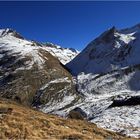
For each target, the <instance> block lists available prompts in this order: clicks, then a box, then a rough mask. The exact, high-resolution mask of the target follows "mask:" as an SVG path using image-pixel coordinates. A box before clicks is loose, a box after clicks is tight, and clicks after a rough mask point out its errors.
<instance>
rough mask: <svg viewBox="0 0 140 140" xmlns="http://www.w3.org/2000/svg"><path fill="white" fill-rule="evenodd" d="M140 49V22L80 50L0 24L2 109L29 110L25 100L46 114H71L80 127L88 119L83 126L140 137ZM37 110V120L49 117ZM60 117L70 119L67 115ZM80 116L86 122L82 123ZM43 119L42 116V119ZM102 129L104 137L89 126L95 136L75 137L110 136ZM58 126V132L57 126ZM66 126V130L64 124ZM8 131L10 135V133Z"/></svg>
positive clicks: (56, 137) (109, 32) (71, 118)
mask: <svg viewBox="0 0 140 140" xmlns="http://www.w3.org/2000/svg"><path fill="white" fill-rule="evenodd" d="M139 54H140V24H137V25H135V26H133V27H130V28H126V29H121V30H119V29H116V28H115V27H112V28H110V29H108V30H107V31H105V32H103V33H102V34H101V35H100V36H99V37H97V38H96V39H94V40H93V41H91V42H90V43H89V44H88V45H87V46H86V48H85V49H84V50H82V51H81V52H79V51H77V50H75V49H73V48H62V47H60V46H58V45H55V44H52V43H39V42H36V41H32V40H27V39H25V38H24V37H23V36H22V35H20V34H19V33H17V32H16V31H14V30H12V29H0V98H1V100H2V101H1V105H0V112H1V114H3V111H2V108H3V107H2V106H7V105H8V108H14V110H16V113H17V114H18V111H19V112H23V110H26V109H25V108H23V107H21V108H18V105H17V104H21V106H23V105H24V106H25V107H26V108H28V109H29V107H30V108H33V109H35V110H39V111H42V112H44V113H46V114H55V115H57V116H59V117H63V118H68V119H67V121H68V122H69V121H70V125H73V123H74V124H75V125H79V129H81V127H80V125H81V124H82V123H84V125H85V126H82V127H88V125H89V126H91V127H90V128H86V129H90V130H91V129H93V127H94V124H96V125H97V126H98V127H102V128H104V129H107V130H109V131H105V130H103V129H101V130H102V131H105V133H106V134H107V133H108V132H110V131H114V132H117V133H116V134H115V133H113V132H110V133H111V135H109V136H111V139H120V138H124V136H126V137H127V138H126V139H128V137H132V139H133V138H134V139H135V138H140V56H139ZM8 101H9V102H10V105H9V102H8ZM13 101H14V102H13ZM15 102H16V103H15ZM12 104H16V105H17V106H15V105H12ZM10 106H11V107H10ZM30 112H33V111H30ZM14 113H15V112H14ZM26 113H27V112H26ZM36 113H37V111H36ZM4 114H5V113H4ZM21 114H22V113H19V117H20V115H21ZM37 114H38V119H39V114H40V117H45V114H42V113H40V112H38V113H37ZM10 115H11V114H8V115H7V116H8V119H11V118H10V117H14V116H10ZM12 115H13V114H12ZM1 116H3V115H1ZM27 116H28V114H27V115H26V116H25V117H26V118H27ZM46 116H47V115H46ZM48 117H49V116H48ZM51 117H52V118H51ZM53 117H54V116H51V115H50V118H49V119H50V120H49V121H52V122H49V123H54V121H56V120H57V119H56V118H55V117H54V118H53ZM59 117H58V118H59ZM1 118H2V117H1ZM59 119H60V121H61V120H62V122H66V120H65V119H62V118H59ZM75 119H80V120H84V121H83V122H82V121H80V122H78V120H77V121H76V120H75ZM15 120H16V119H15ZM35 120H36V119H35ZM85 120H86V121H89V122H90V123H87V122H85ZM6 121H7V122H9V120H6ZM36 121H38V120H36ZM71 121H73V122H71ZM68 122H66V123H68ZM2 123H4V126H5V128H4V127H2V129H3V130H4V129H7V127H9V124H10V123H9V124H5V123H6V122H4V120H2ZM15 123H16V121H15ZM40 123H41V122H40V120H39V121H38V122H37V124H40ZM55 123H56V122H55ZM91 123H93V124H91ZM43 125H44V124H43ZM59 125H60V124H59ZM67 125H69V124H67ZM53 126H54V128H56V127H57V126H56V124H52V125H51V130H52V129H53ZM92 126H93V127H92ZM12 127H13V126H12ZM69 127H70V129H73V128H71V126H69ZM77 129H78V128H77ZM82 129H83V128H82ZM97 129H98V130H97V131H98V132H99V133H100V136H101V137H99V135H98V136H97V137H94V136H93V134H92V133H91V131H90V130H89V131H88V132H89V133H90V134H91V135H90V136H91V137H90V136H89V137H88V136H87V135H83V134H81V133H79V132H75V131H74V133H75V135H76V136H77V133H78V136H77V137H74V138H75V139H90V138H91V139H93V138H95V139H105V138H107V137H106V136H108V134H107V135H106V136H103V135H102V134H103V133H104V132H100V130H99V128H97ZM44 130H45V128H44ZM44 130H43V132H42V135H43V133H44ZM47 130H48V129H46V131H47ZM55 130H56V131H57V132H58V127H57V128H56V129H55ZM18 131H19V130H18ZM20 131H21V130H20ZM27 131H29V130H27ZM62 131H66V130H62V129H61V132H62ZM70 131H71V130H70ZM77 131H80V130H77ZM4 132H7V130H6V131H4ZM66 133H67V132H66ZM74 133H73V134H74ZM118 133H119V134H118ZM8 134H10V135H11V133H10V132H9V133H8ZM33 135H34V136H35V138H36V137H40V138H43V137H42V135H41V132H40V134H33ZM33 135H32V136H33ZM68 135H69V134H68V133H67V136H68ZM79 135H80V136H79ZM113 135H115V136H113ZM121 135H123V136H121ZM8 136H9V135H8ZM8 136H6V135H5V133H3V138H4V137H6V138H10V137H8ZM11 138H14V136H13V137H11ZM17 138H19V137H17ZM26 138H29V137H26ZM30 138H33V137H30ZM44 138H55V139H61V138H65V136H62V135H61V136H60V135H58V136H54V137H50V135H49V136H48V137H46V136H44ZM70 138H71V137H69V139H70ZM66 139H68V137H66Z"/></svg>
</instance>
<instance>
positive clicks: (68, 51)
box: [44, 43, 79, 65]
mask: <svg viewBox="0 0 140 140" xmlns="http://www.w3.org/2000/svg"><path fill="white" fill-rule="evenodd" d="M44 45H45V46H46V50H47V51H48V52H49V53H50V54H52V55H53V56H55V57H56V58H58V59H59V61H60V62H61V63H62V64H63V65H65V64H67V63H68V62H70V61H71V60H72V59H73V58H75V57H76V56H77V55H78V54H79V51H77V50H75V49H73V48H62V47H60V46H58V45H54V44H52V43H46V44H44Z"/></svg>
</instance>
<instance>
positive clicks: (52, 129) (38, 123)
mask: <svg viewBox="0 0 140 140" xmlns="http://www.w3.org/2000/svg"><path fill="white" fill-rule="evenodd" d="M7 108H10V111H8V112H7ZM4 110H5V112H4ZM0 111H1V114H0V139H48V140H58V139H66V140H77V139H78V140H79V139H80V140H81V139H82V140H102V139H105V140H113V139H114V140H117V139H118V140H121V139H125V140H127V139H130V138H125V137H123V136H121V135H119V134H117V133H114V132H111V131H106V130H104V129H101V128H97V126H96V125H95V124H91V123H88V122H86V121H81V120H72V119H64V118H60V117H57V116H55V115H49V114H47V115H46V114H44V113H42V112H39V111H36V110H33V109H31V108H28V107H24V106H22V105H19V104H16V103H15V102H12V101H8V100H5V99H1V100H0ZM2 112H3V113H2Z"/></svg>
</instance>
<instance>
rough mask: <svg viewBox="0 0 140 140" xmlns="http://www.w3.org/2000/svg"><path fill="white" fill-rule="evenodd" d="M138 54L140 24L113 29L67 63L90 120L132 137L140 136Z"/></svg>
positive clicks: (139, 61) (139, 49) (139, 48)
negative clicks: (82, 96) (84, 98)
mask: <svg viewBox="0 0 140 140" xmlns="http://www.w3.org/2000/svg"><path fill="white" fill-rule="evenodd" d="M139 54H140V24H138V25H135V26H133V27H131V28H127V29H121V30H118V29H116V28H114V27H113V28H111V29H109V30H107V31H105V32H104V33H103V34H101V35H100V36H99V37H98V38H96V39H95V40H93V41H91V42H90V43H89V44H88V45H87V47H86V48H85V49H84V50H83V51H82V52H81V53H79V55H77V56H76V57H75V58H74V59H73V60H72V61H71V62H70V63H68V64H67V67H68V69H69V70H70V71H71V72H72V73H73V74H74V75H75V76H76V81H77V85H78V86H77V90H78V91H79V93H81V94H83V95H84V96H85V97H86V100H85V101H84V103H81V105H79V107H80V108H81V109H82V110H83V111H84V112H86V113H87V114H88V116H89V118H90V121H92V122H94V123H96V124H98V125H99V126H102V127H105V128H107V129H111V130H114V131H118V132H121V133H123V134H127V135H130V136H135V137H140V135H139V134H140V122H139V120H140V116H139V110H140V101H139V97H140V86H139V85H140V55H139ZM136 95H137V97H135V96H136ZM118 97H123V98H121V99H118V100H116V98H118ZM128 97H129V99H128ZM136 98H138V102H137V100H135V99H136ZM133 99H134V101H133ZM134 103H135V104H134ZM136 103H137V104H136ZM114 105H115V106H114ZM134 116H135V117H134ZM130 126H131V127H130Z"/></svg>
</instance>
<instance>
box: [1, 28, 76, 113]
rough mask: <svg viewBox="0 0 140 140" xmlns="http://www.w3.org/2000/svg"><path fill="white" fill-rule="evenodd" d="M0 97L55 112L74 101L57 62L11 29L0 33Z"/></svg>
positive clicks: (69, 79)
mask: <svg viewBox="0 0 140 140" xmlns="http://www.w3.org/2000/svg"><path fill="white" fill-rule="evenodd" d="M0 96H1V97H4V98H10V99H13V100H16V101H18V102H20V103H22V104H25V105H34V106H42V107H43V106H45V105H46V104H47V106H48V107H49V106H51V105H52V104H54V107H55V106H57V108H58V109H59V108H61V107H63V102H64V103H65V105H68V104H70V103H71V102H73V101H75V100H76V99H77V95H76V91H75V89H74V86H73V82H72V77H71V75H70V73H69V72H68V71H67V70H66V69H65V68H64V66H62V64H61V63H60V61H59V60H58V59H57V58H55V57H53V56H52V55H51V54H50V53H49V52H48V51H47V50H46V47H45V46H43V45H41V44H39V43H37V42H33V41H28V40H26V39H24V38H23V37H21V35H19V34H18V33H16V32H15V31H13V30H11V29H6V30H5V29H2V30H0ZM66 98H69V101H68V102H67V101H65V100H66ZM58 103H59V104H60V105H61V106H58V105H57V104H58ZM49 111H50V110H48V112H49ZM51 111H53V110H51Z"/></svg>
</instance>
